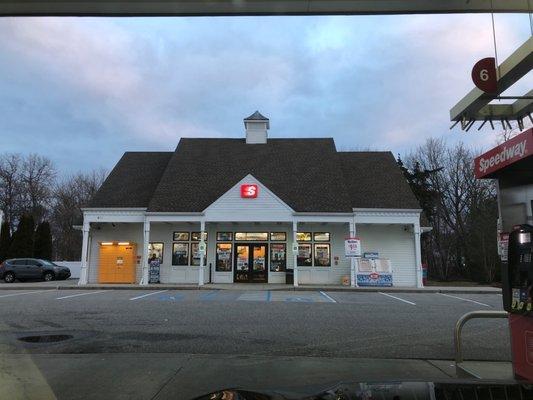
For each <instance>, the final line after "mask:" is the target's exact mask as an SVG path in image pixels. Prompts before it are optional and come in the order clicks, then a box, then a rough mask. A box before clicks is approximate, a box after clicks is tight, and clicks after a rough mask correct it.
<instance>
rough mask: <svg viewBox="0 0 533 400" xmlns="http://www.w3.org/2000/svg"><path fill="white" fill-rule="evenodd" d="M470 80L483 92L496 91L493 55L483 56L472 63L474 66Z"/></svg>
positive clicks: (496, 81) (496, 80) (496, 79)
mask: <svg viewBox="0 0 533 400" xmlns="http://www.w3.org/2000/svg"><path fill="white" fill-rule="evenodd" d="M472 80H473V81H474V84H475V85H476V86H477V87H478V88H479V89H481V90H483V91H484V92H485V93H497V92H498V78H497V76H496V60H495V59H494V57H488V58H484V59H482V60H479V61H478V62H477V63H476V64H475V65H474V68H472Z"/></svg>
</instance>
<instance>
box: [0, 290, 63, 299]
mask: <svg viewBox="0 0 533 400" xmlns="http://www.w3.org/2000/svg"><path fill="white" fill-rule="evenodd" d="M48 291H50V292H51V291H53V289H48V290H32V291H31V292H24V293H10V294H2V295H0V297H11V296H22V295H23V294H32V293H42V292H48Z"/></svg>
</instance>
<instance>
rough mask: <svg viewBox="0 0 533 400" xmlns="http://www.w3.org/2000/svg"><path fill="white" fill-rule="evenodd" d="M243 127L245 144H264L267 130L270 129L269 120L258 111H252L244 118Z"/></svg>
mask: <svg viewBox="0 0 533 400" xmlns="http://www.w3.org/2000/svg"><path fill="white" fill-rule="evenodd" d="M244 127H245V128H246V143H247V144H264V143H266V142H267V131H268V130H269V129H270V122H269V120H268V118H267V117H264V116H263V115H261V113H260V112H259V111H256V112H254V113H253V114H252V115H250V116H249V117H248V118H244Z"/></svg>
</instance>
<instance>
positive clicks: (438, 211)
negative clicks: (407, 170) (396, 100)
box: [407, 139, 497, 279]
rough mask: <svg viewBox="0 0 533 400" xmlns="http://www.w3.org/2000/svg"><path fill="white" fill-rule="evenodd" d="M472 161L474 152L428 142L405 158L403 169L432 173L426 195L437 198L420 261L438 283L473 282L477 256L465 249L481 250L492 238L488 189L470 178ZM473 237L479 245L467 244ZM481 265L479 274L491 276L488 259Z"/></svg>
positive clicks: (489, 185)
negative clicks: (462, 279) (425, 262)
mask: <svg viewBox="0 0 533 400" xmlns="http://www.w3.org/2000/svg"><path fill="white" fill-rule="evenodd" d="M474 156H475V153H474V151H472V150H471V149H467V148H466V147H465V146H464V144H462V143H459V144H456V145H455V146H452V147H450V146H448V145H447V144H446V142H445V141H443V140H441V139H428V140H427V142H426V143H425V144H424V145H422V146H420V147H419V148H418V149H417V150H416V151H415V152H414V153H413V154H411V155H410V156H409V157H407V165H408V166H409V165H410V166H413V165H415V163H417V162H418V163H419V164H420V166H421V168H422V169H425V170H438V172H436V173H434V174H431V175H429V184H430V187H431V190H432V191H434V192H435V193H437V196H435V204H434V209H435V210H434V215H433V216H432V219H431V224H432V226H433V230H432V232H431V233H430V234H429V235H428V237H427V238H426V239H425V241H424V245H425V249H424V255H425V257H426V259H427V260H428V263H429V264H430V269H432V270H433V273H434V275H436V276H437V277H438V278H440V279H450V278H451V277H453V276H459V277H465V278H474V277H475V278H476V279H478V278H479V265H478V264H479V263H480V261H479V257H480V256H481V255H480V254H478V253H475V252H474V251H473V250H472V247H471V246H473V245H474V244H473V243H474V242H475V243H476V244H475V246H479V245H484V244H486V243H487V242H488V239H487V238H488V237H489V236H490V235H492V237H494V238H495V237H496V230H495V229H496V228H495V226H496V218H497V216H496V215H494V213H493V208H492V206H493V205H494V204H495V201H496V200H495V190H494V186H493V184H492V183H491V182H490V181H485V180H477V179H476V178H475V176H474V170H473V159H474ZM483 210H485V211H483ZM473 216H475V218H474V217H473ZM482 221H483V224H481V222H482ZM492 223H493V224H492ZM491 224H492V225H491ZM492 226H493V227H492ZM476 229H478V230H479V229H482V230H484V231H483V233H484V235H481V236H479V235H477V231H476ZM487 230H489V232H486V231H487ZM474 232H476V237H478V236H479V237H481V238H482V239H480V240H477V241H476V240H470V239H471V236H472V234H473V233H474ZM495 249H496V247H495V246H494V251H495ZM489 264H490V265H491V266H489ZM483 265H485V267H486V268H484V269H485V270H493V262H492V259H491V261H490V262H489V263H485V264H483ZM474 266H475V268H473V267H474ZM489 276H490V273H489ZM493 278H494V276H493V275H492V279H493Z"/></svg>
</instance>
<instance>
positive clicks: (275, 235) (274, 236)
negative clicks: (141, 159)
mask: <svg viewBox="0 0 533 400" xmlns="http://www.w3.org/2000/svg"><path fill="white" fill-rule="evenodd" d="M270 240H272V241H275V242H285V241H286V240H287V234H286V233H285V232H270Z"/></svg>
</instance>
